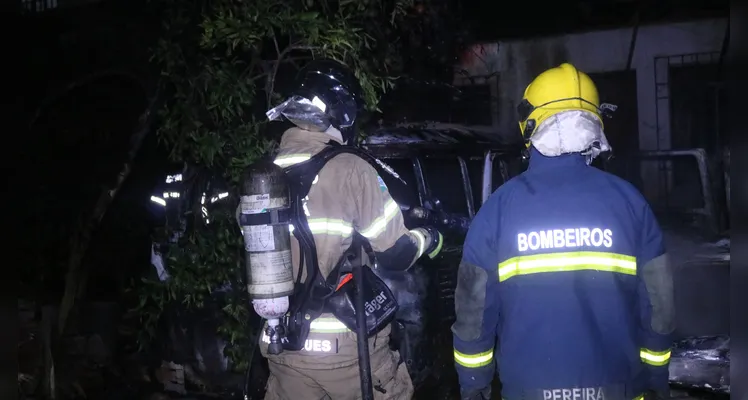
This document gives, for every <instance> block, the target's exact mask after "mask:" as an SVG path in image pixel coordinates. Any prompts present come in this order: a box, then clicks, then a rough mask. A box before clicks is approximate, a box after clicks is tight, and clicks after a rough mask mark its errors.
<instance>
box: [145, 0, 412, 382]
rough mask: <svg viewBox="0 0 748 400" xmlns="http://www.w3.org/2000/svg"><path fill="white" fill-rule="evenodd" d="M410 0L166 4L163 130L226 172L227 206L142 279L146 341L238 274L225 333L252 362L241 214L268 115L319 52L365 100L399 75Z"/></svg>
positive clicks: (185, 159)
mask: <svg viewBox="0 0 748 400" xmlns="http://www.w3.org/2000/svg"><path fill="white" fill-rule="evenodd" d="M411 1H412V0H395V1H385V0H339V1H325V0H322V1H319V0H263V1H256V0H250V1H239V0H212V1H194V0H193V1H186V0H168V1H162V2H159V3H156V5H157V6H158V7H159V8H160V10H161V12H162V13H163V20H164V23H163V30H162V35H161V37H160V39H159V40H158V43H157V45H156V46H155V47H154V48H153V53H152V61H153V62H154V63H155V64H156V65H158V68H159V70H160V71H161V79H162V84H163V93H167V96H168V99H167V100H168V101H167V102H166V103H165V104H164V106H163V108H162V109H161V111H160V119H161V120H160V128H159V130H158V136H159V139H160V140H161V142H162V143H163V144H164V145H165V146H166V147H167V148H168V149H170V151H171V158H172V160H174V161H178V162H182V163H185V164H189V165H195V166H200V167H202V168H203V169H204V170H205V171H210V173H213V174H218V175H221V176H222V177H223V178H224V180H225V182H226V183H227V185H228V191H229V193H230V197H229V198H230V199H234V200H233V204H232V202H229V204H228V205H227V207H225V208H223V209H220V208H219V209H217V210H214V211H215V212H212V213H211V217H210V224H205V223H204V222H203V220H202V219H201V218H200V215H201V211H200V207H201V205H200V202H199V201H197V202H194V204H195V208H194V209H193V210H192V212H191V213H189V215H190V219H191V221H192V222H191V223H190V224H188V225H189V226H191V228H190V229H188V230H187V232H186V233H185V234H184V235H183V236H182V237H181V238H180V239H179V241H178V243H176V244H174V245H172V246H171V247H170V249H169V252H168V256H167V268H168V269H169V273H170V275H171V279H169V280H168V281H166V282H165V283H161V282H158V281H155V280H148V279H144V282H145V283H144V284H142V285H140V286H139V295H140V304H139V307H138V309H137V311H138V312H139V314H140V320H141V324H142V328H143V329H141V330H142V332H144V334H145V336H143V337H141V338H140V341H141V345H146V344H147V343H148V340H149V338H150V337H151V336H152V335H153V334H155V328H156V325H157V323H158V321H159V319H160V316H161V313H162V312H163V310H164V309H166V308H167V307H168V306H169V304H171V303H172V302H175V301H177V302H179V301H181V302H182V303H184V305H185V306H187V308H195V307H197V308H200V307H202V306H204V304H205V301H206V299H208V298H209V297H210V296H211V294H212V293H213V292H214V291H215V290H216V289H217V288H219V287H221V286H223V285H224V284H226V283H227V282H230V283H231V285H232V288H233V289H234V290H232V291H231V293H232V295H231V296H230V301H229V302H228V304H227V305H226V306H225V307H224V308H223V313H224V315H223V317H225V321H226V322H225V323H224V326H223V327H222V328H221V329H220V331H221V333H223V334H224V335H225V337H227V338H228V339H229V342H230V346H229V349H228V350H227V351H228V352H229V354H230V355H231V357H232V361H233V365H234V367H235V368H243V367H244V366H246V362H247V360H246V358H245V357H246V355H247V354H251V353H250V352H249V351H247V348H246V347H245V346H246V345H248V343H249V342H248V340H249V338H248V337H247V331H248V329H247V326H246V324H247V321H248V320H249V315H250V311H249V308H248V301H247V298H246V295H242V293H244V287H246V286H244V284H243V275H244V272H243V260H242V258H243V246H242V238H241V235H240V233H239V230H238V228H237V225H236V222H235V221H234V220H233V211H232V210H233V208H235V207H236V204H237V201H236V199H237V198H238V190H237V183H238V180H239V177H240V176H241V173H242V172H243V170H244V169H245V168H246V167H247V166H248V165H249V164H250V163H252V162H253V161H254V160H255V159H257V158H258V156H260V155H262V154H264V153H266V152H267V151H269V150H271V149H272V148H273V146H274V142H273V140H272V138H271V137H270V136H269V135H267V134H266V128H267V126H266V125H267V123H266V119H265V116H264V112H265V111H266V110H267V109H268V108H270V107H272V106H274V105H276V104H277V103H278V102H279V101H280V100H282V97H281V95H280V94H279V91H281V90H280V89H279V88H280V87H281V86H282V84H283V82H285V81H288V78H290V77H292V76H293V74H294V72H295V71H296V70H297V69H298V68H299V67H300V66H302V65H303V64H304V63H305V62H308V61H309V60H311V59H313V58H332V59H336V60H338V61H341V62H343V63H345V64H347V65H348V66H350V67H351V68H352V69H353V70H354V71H355V73H356V76H357V77H358V78H359V80H360V81H361V85H362V87H363V90H364V94H365V98H366V102H367V106H368V108H369V109H370V110H376V109H377V103H378V100H379V97H380V95H381V94H382V93H383V92H384V91H386V90H387V89H389V88H391V87H392V86H393V81H394V79H395V78H396V76H397V74H398V73H399V72H400V71H401V68H402V63H401V61H400V60H401V57H400V49H401V46H400V40H399V38H398V37H397V35H398V32H402V31H403V29H402V24H403V23H404V21H406V19H407V14H408V11H409V10H410V8H411V6H412V4H411Z"/></svg>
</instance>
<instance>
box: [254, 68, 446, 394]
mask: <svg viewBox="0 0 748 400" xmlns="http://www.w3.org/2000/svg"><path fill="white" fill-rule="evenodd" d="M336 66H339V65H333V66H332V68H328V69H324V68H325V67H324V64H323V67H322V68H321V69H322V70H323V71H324V72H325V73H324V74H322V75H321V76H322V77H323V78H324V79H323V81H322V82H319V81H317V82H312V84H310V83H309V79H306V81H304V80H303V78H304V77H303V76H302V85H300V86H301V87H302V88H304V87H305V84H306V88H309V87H310V86H315V85H316V86H317V87H319V86H320V85H322V86H325V85H326V86H327V87H333V88H334V89H335V93H336V94H337V95H340V93H341V92H346V91H347V92H349V93H350V92H352V90H351V85H350V84H349V85H348V86H346V85H345V83H346V82H345V81H344V77H341V75H340V74H339V69H337V70H336V69H335V68H336ZM318 68H320V67H318ZM312 71H315V70H314V69H312ZM314 77H317V76H316V75H314V76H313V78H314ZM328 78H329V79H328ZM354 79H355V78H354ZM336 85H338V86H339V87H335V86H336ZM355 85H357V81H356V82H355ZM324 88H325V87H323V89H324ZM341 88H342V89H343V90H341ZM320 92H321V94H320ZM324 94H325V92H324V90H318V91H317V93H309V92H306V93H303V92H302V95H303V96H304V97H305V98H310V97H311V98H313V99H314V101H313V103H316V104H315V105H316V106H317V107H318V108H321V109H323V110H324V109H326V110H324V111H326V114H327V115H330V114H332V117H333V118H331V119H332V123H331V124H330V125H329V126H328V127H327V129H325V130H324V131H319V129H316V130H308V129H302V128H300V127H294V128H291V129H288V130H287V131H286V132H285V133H284V135H283V137H282V139H281V143H280V147H279V152H278V155H277V156H276V158H275V163H276V164H277V165H279V166H281V167H289V166H291V165H294V164H297V163H300V162H304V161H306V160H309V159H310V158H311V157H313V156H314V155H315V154H317V153H319V152H320V151H321V150H323V149H324V148H325V147H326V146H327V143H328V142H329V141H330V140H333V141H336V142H338V143H340V144H347V143H349V142H350V141H352V140H354V139H353V137H352V134H351V133H350V132H351V131H350V130H347V132H346V130H344V131H343V132H344V133H341V130H339V129H338V128H337V127H340V126H341V125H342V128H346V126H345V124H340V123H336V120H337V121H339V120H342V119H345V118H341V117H339V113H338V116H337V117H336V116H335V112H336V110H334V107H330V106H328V104H331V103H335V100H330V98H329V96H328V97H325V96H324ZM325 99H327V101H326V102H325ZM297 100H298V98H297ZM301 100H302V101H303V100H304V99H301ZM310 100H311V99H310ZM325 103H327V104H325ZM338 103H339V104H340V103H345V102H344V101H338ZM331 108H333V110H330V109H331ZM271 111H272V110H271ZM354 112H355V110H354V111H350V110H347V111H346V113H347V115H345V117H349V118H348V119H352V118H350V115H351V114H354ZM299 114H300V113H298V112H296V113H294V110H290V111H288V112H286V113H283V115H284V116H286V118H288V119H289V120H291V121H292V122H294V123H295V124H296V125H297V126H301V127H304V128H306V127H307V126H308V124H305V123H303V122H304V121H309V120H313V119H314V116H311V117H307V118H300V117H299ZM354 115H355V114H354ZM301 120H304V121H301ZM336 126H337V127H336ZM346 136H347V137H346ZM303 208H304V212H305V214H306V215H307V220H308V223H309V229H310V231H311V232H312V234H313V235H314V242H315V244H316V247H317V256H318V262H319V268H320V272H321V273H322V274H323V276H324V277H325V278H326V277H327V276H328V274H329V273H330V272H331V271H332V269H333V268H334V267H335V265H336V264H337V262H338V260H339V259H340V257H341V256H342V255H343V253H344V252H345V251H346V250H347V249H348V247H349V246H350V245H351V241H352V234H353V232H354V231H356V232H358V233H359V234H361V235H362V236H363V237H365V238H366V239H368V240H369V243H370V244H371V247H372V249H373V251H374V253H375V255H376V257H377V264H378V265H379V266H381V267H382V268H391V269H396V270H406V269H407V268H409V267H410V266H411V265H412V264H413V263H414V262H415V261H416V260H417V259H418V258H419V257H421V256H422V255H424V254H426V255H428V256H429V257H434V256H436V254H437V253H438V252H439V250H440V249H441V234H439V233H438V232H436V231H435V230H433V229H426V228H418V229H414V230H412V231H408V229H407V228H406V227H405V225H404V220H403V216H402V214H401V212H400V207H399V206H398V204H397V203H395V201H394V200H393V199H392V197H391V196H390V194H389V191H388V189H387V186H386V185H385V184H384V181H383V180H382V178H381V177H380V176H379V175H378V174H377V171H376V170H375V169H374V168H373V167H372V166H371V165H370V164H369V163H368V162H367V161H365V160H363V159H362V158H360V157H358V156H356V155H353V154H347V153H343V154H339V155H337V156H335V157H333V158H332V159H330V160H329V161H328V162H327V164H325V166H324V167H323V168H322V169H321V170H320V171H319V173H318V175H317V177H316V178H315V179H314V182H313V184H312V186H311V189H310V191H309V194H308V196H307V197H306V198H305V199H304V205H303ZM291 240H292V254H293V265H294V276H296V274H297V273H298V268H299V243H298V241H297V240H296V238H295V237H293V235H292V238H291ZM303 274H304V275H306V274H305V271H304V272H303ZM303 279H305V276H303V278H302V280H303ZM389 335H390V326H387V327H386V328H384V329H383V330H381V331H380V332H379V333H377V334H376V335H375V336H373V337H372V338H370V339H369V353H370V360H371V371H372V383H373V386H374V388H375V390H374V396H375V398H376V399H377V400H384V399H393V400H394V399H398V400H399V399H410V398H412V396H413V384H412V382H411V379H410V376H409V375H408V370H407V368H406V365H405V364H404V363H400V361H399V358H400V357H399V354H398V352H397V351H392V350H390V348H389ZM260 340H261V343H260V344H261V345H260V349H261V351H262V355H263V356H264V357H266V358H267V359H268V361H269V366H270V378H269V380H268V384H267V393H266V397H265V398H266V399H267V400H291V399H293V400H307V399H308V400H320V399H330V400H354V399H360V398H361V389H360V380H359V368H358V354H357V344H356V334H355V333H354V332H352V331H350V330H349V329H348V328H346V326H345V325H343V323H342V322H340V321H338V320H337V319H336V318H335V317H334V316H333V315H332V314H329V313H325V314H322V315H321V316H320V317H319V318H317V319H315V320H313V321H312V322H311V330H310V333H309V336H308V337H307V340H306V342H305V346H304V349H302V350H301V351H284V352H282V353H281V354H278V355H270V354H267V344H266V343H268V342H269V339H268V337H267V336H266V335H263V336H262V337H261V339H260ZM263 342H264V343H263Z"/></svg>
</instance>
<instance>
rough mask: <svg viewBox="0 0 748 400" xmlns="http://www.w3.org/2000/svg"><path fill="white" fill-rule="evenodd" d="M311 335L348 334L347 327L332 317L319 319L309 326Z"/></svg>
mask: <svg viewBox="0 0 748 400" xmlns="http://www.w3.org/2000/svg"><path fill="white" fill-rule="evenodd" d="M309 331H310V332H311V333H344V332H349V329H348V327H346V326H345V324H343V323H342V322H340V320H338V319H337V318H334V317H330V318H325V317H319V318H317V319H315V320H314V321H312V322H311V323H310V324H309Z"/></svg>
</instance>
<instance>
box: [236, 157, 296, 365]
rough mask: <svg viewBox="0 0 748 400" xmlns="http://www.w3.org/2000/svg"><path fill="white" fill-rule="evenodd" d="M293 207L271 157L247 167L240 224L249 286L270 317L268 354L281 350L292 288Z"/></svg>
mask: <svg viewBox="0 0 748 400" xmlns="http://www.w3.org/2000/svg"><path fill="white" fill-rule="evenodd" d="M289 206H290V198H289V190H288V184H287V182H286V179H285V175H284V173H283V170H282V169H281V168H280V167H279V166H277V165H275V164H273V163H272V161H271V160H270V159H267V158H266V159H262V160H260V161H258V162H257V163H255V164H253V165H251V166H250V167H248V168H247V170H246V171H245V173H244V176H243V178H242V185H241V204H240V210H239V215H238V217H239V224H240V225H241V228H242V234H243V235H244V250H245V256H246V259H245V265H246V270H247V290H248V292H249V296H250V298H251V299H252V305H253V307H254V309H255V311H256V312H257V314H258V315H259V316H261V317H262V318H265V319H267V321H268V326H267V328H266V331H265V334H266V335H267V337H268V338H269V342H270V343H269V345H268V353H270V354H279V353H281V352H282V351H283V345H282V343H283V338H284V337H285V327H284V326H283V324H282V323H281V319H282V317H283V316H284V315H285V314H286V312H287V311H288V307H289V296H290V295H291V294H293V291H294V277H293V266H292V261H291V235H290V229H289V221H288V217H287V216H288V215H289V214H288V209H289Z"/></svg>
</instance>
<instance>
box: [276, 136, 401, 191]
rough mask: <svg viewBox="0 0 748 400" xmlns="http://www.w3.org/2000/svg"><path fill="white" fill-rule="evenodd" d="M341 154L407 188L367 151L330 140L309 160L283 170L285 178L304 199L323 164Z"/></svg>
mask: <svg viewBox="0 0 748 400" xmlns="http://www.w3.org/2000/svg"><path fill="white" fill-rule="evenodd" d="M343 153H346V154H353V155H356V156H358V157H359V158H361V159H363V160H364V161H366V162H368V163H369V164H370V165H371V166H372V167H374V169H376V170H377V172H378V173H380V174H383V173H386V174H389V175H391V176H392V177H394V178H395V179H396V180H397V181H399V182H400V183H401V184H403V185H406V186H407V183H406V182H405V181H404V180H403V179H402V178H401V177H400V175H398V174H397V172H395V170H394V169H392V167H390V166H389V165H387V164H385V163H384V162H383V161H381V160H379V159H378V158H376V157H374V156H373V155H372V154H371V153H369V152H368V151H366V150H364V149H361V148H358V147H354V146H343V145H341V144H340V143H337V142H334V141H332V140H331V141H330V142H329V143H328V144H327V147H325V148H324V149H323V150H322V151H320V152H319V153H317V154H315V155H314V156H313V157H312V158H310V159H309V160H307V161H304V162H302V163H298V164H295V165H293V166H291V167H288V168H286V169H285V172H286V177H287V178H288V179H289V184H290V185H291V186H292V187H293V186H296V189H297V190H298V194H299V195H301V197H302V198H303V197H306V195H307V194H309V190H311V188H312V182H314V178H315V177H316V176H317V174H319V171H320V170H322V167H324V166H325V164H327V162H328V161H330V160H332V159H333V158H334V157H335V156H337V155H340V154H343Z"/></svg>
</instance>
